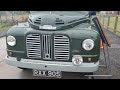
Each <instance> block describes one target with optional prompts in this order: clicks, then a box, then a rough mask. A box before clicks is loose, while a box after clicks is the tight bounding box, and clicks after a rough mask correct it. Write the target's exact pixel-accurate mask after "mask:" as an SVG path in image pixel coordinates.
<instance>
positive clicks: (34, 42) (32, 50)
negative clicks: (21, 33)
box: [26, 34, 41, 58]
mask: <svg viewBox="0 0 120 90" xmlns="http://www.w3.org/2000/svg"><path fill="white" fill-rule="evenodd" d="M26 48H27V56H28V57H29V58H41V42H40V35H39V34H29V35H27V37H26Z"/></svg>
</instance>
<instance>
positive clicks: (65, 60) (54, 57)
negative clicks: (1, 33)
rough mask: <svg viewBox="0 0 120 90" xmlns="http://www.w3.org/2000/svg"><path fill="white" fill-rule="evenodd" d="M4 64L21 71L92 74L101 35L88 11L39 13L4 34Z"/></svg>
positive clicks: (96, 65) (96, 67)
mask: <svg viewBox="0 0 120 90" xmlns="http://www.w3.org/2000/svg"><path fill="white" fill-rule="evenodd" d="M6 43H7V53H8V55H7V57H6V63H7V64H9V65H13V66H16V67H21V68H29V69H40V70H53V71H54V70H55V71H56V70H57V71H66V72H95V71H97V70H98V67H99V56H100V35H99V33H98V30H97V28H96V27H95V26H94V24H93V23H92V22H91V18H90V17H89V12H88V11H51V12H50V11H41V12H35V11H32V13H31V14H30V15H29V18H28V22H26V23H20V24H18V25H15V26H13V27H12V28H10V29H9V30H8V32H7V37H6Z"/></svg>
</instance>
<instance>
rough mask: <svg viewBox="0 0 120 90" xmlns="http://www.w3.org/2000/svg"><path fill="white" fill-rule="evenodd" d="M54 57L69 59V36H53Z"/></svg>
mask: <svg viewBox="0 0 120 90" xmlns="http://www.w3.org/2000/svg"><path fill="white" fill-rule="evenodd" d="M54 59H56V60H69V38H68V37H67V36H63V35H55V36H54Z"/></svg>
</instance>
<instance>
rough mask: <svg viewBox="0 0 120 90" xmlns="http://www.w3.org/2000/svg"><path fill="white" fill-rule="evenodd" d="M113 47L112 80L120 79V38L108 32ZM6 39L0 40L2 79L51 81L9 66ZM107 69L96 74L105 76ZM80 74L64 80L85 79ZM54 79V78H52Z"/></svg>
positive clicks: (111, 51)
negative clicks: (6, 58)
mask: <svg viewBox="0 0 120 90" xmlns="http://www.w3.org/2000/svg"><path fill="white" fill-rule="evenodd" d="M107 35H108V37H109V38H110V42H111V43H112V47H111V48H109V52H110V60H111V64H112V74H113V77H112V79H120V55H119V54H120V38H119V37H117V36H116V35H114V34H113V33H111V32H109V31H107ZM5 43H6V41H5V37H3V38H0V62H1V63H0V79H49V78H45V77H33V76H32V71H31V70H26V71H24V70H22V69H19V68H17V67H13V66H10V65H7V64H6V63H5V61H4V58H5V56H6V55H7V54H6V44H5ZM102 63H103V52H102V50H101V64H102ZM106 72H107V70H106V69H104V68H100V69H99V70H98V72H96V74H105V73H106ZM85 78H86V77H83V76H81V75H80V74H79V73H63V75H62V79H85ZM95 78H97V79H101V78H102V79H106V78H107V77H95ZM52 79H54V78H52Z"/></svg>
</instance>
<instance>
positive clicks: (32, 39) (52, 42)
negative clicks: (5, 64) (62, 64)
mask: <svg viewBox="0 0 120 90" xmlns="http://www.w3.org/2000/svg"><path fill="white" fill-rule="evenodd" d="M26 49H27V57H29V58H38V59H40V58H41V59H47V60H54V59H55V60H69V54H70V51H69V50H70V45H69V38H68V37H67V36H65V35H54V36H53V37H52V35H39V34H29V35H27V37H26Z"/></svg>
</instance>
